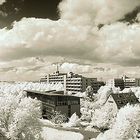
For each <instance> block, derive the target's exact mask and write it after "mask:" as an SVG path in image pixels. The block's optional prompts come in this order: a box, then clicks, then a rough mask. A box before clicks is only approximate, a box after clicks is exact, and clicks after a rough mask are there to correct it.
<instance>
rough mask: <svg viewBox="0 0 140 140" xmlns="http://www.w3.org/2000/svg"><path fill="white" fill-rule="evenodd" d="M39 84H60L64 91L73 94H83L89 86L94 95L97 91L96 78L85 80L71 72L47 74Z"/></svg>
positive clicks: (85, 78)
mask: <svg viewBox="0 0 140 140" xmlns="http://www.w3.org/2000/svg"><path fill="white" fill-rule="evenodd" d="M40 82H47V83H61V84H63V85H64V88H65V90H66V91H71V92H74V93H75V92H84V91H85V90H86V88H87V87H88V86H91V87H92V88H93V91H94V92H95V93H96V92H97V90H98V89H99V87H98V82H97V78H87V77H84V76H82V75H79V74H75V73H72V72H70V73H69V74H67V73H60V72H59V71H56V72H55V73H53V74H48V75H46V76H45V77H42V78H41V79H40Z"/></svg>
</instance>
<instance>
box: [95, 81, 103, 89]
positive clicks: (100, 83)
mask: <svg viewBox="0 0 140 140" xmlns="http://www.w3.org/2000/svg"><path fill="white" fill-rule="evenodd" d="M97 83H98V89H99V88H100V87H101V86H105V82H103V81H97Z"/></svg>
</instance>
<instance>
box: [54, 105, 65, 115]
mask: <svg viewBox="0 0 140 140" xmlns="http://www.w3.org/2000/svg"><path fill="white" fill-rule="evenodd" d="M55 111H58V112H59V111H60V112H61V114H64V115H66V116H67V117H68V106H67V105H65V106H56V108H55Z"/></svg>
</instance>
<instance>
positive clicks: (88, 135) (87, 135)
mask: <svg viewBox="0 0 140 140" xmlns="http://www.w3.org/2000/svg"><path fill="white" fill-rule="evenodd" d="M44 126H46V127H50V128H54V129H57V130H63V131H71V132H76V133H81V134H82V135H83V136H84V140H90V139H91V138H96V137H97V136H98V135H99V134H100V132H92V131H86V130H84V129H71V128H63V127H59V126H50V125H44Z"/></svg>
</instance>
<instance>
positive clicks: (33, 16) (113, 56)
mask: <svg viewBox="0 0 140 140" xmlns="http://www.w3.org/2000/svg"><path fill="white" fill-rule="evenodd" d="M139 38H140V0H133V2H132V0H86V1H85V0H36V1H35V0H0V80H2V81H3V80H5V81H8V80H10V81H11V80H12V81H13V80H16V81H17V80H18V81H26V80H28V81H30V80H39V78H40V77H42V76H43V75H45V74H47V73H52V72H54V71H56V64H57V63H59V69H60V71H61V72H70V71H73V72H75V73H79V74H82V75H84V76H87V77H97V78H98V79H99V80H102V79H110V78H114V77H117V78H118V77H121V76H123V75H127V76H130V77H140V47H139V45H140V43H139Z"/></svg>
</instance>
